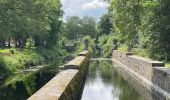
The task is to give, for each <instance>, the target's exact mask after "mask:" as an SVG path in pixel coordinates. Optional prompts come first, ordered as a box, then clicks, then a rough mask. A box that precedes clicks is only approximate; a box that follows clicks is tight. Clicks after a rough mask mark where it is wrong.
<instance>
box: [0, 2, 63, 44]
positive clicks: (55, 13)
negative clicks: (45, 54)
mask: <svg viewBox="0 0 170 100" xmlns="http://www.w3.org/2000/svg"><path fill="white" fill-rule="evenodd" d="M61 17H62V11H61V3H60V0H0V34H1V35H0V40H1V46H5V45H4V44H5V42H4V41H5V40H7V39H9V42H10V40H11V39H13V40H15V42H16V43H15V45H16V46H19V47H23V46H24V45H25V42H26V40H27V38H29V37H32V38H33V39H35V44H36V46H40V45H52V44H56V43H57V41H56V38H57V34H58V32H59V28H60V23H61V21H60V18H61ZM45 43H46V44H45ZM2 44H3V45H2Z"/></svg>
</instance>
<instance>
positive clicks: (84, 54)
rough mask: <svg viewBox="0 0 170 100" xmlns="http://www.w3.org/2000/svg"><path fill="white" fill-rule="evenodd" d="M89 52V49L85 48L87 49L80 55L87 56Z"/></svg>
mask: <svg viewBox="0 0 170 100" xmlns="http://www.w3.org/2000/svg"><path fill="white" fill-rule="evenodd" d="M88 53H89V51H87V50H85V51H83V52H81V53H79V54H78V56H87V54H88Z"/></svg>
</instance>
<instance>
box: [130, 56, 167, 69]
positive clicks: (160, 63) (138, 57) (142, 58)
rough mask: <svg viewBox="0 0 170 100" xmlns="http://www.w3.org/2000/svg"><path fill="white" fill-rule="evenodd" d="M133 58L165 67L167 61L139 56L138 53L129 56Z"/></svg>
mask: <svg viewBox="0 0 170 100" xmlns="http://www.w3.org/2000/svg"><path fill="white" fill-rule="evenodd" d="M129 57H131V58H133V59H138V60H142V61H145V62H148V63H151V64H152V66H153V67H155V66H156V67H159V66H160V67H163V66H165V63H163V62H161V61H154V60H152V59H149V58H145V57H140V56H137V55H131V56H129Z"/></svg>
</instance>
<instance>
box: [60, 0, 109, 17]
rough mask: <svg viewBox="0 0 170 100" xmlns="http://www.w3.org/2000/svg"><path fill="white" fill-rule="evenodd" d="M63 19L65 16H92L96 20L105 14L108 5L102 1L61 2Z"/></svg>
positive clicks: (73, 0) (68, 0) (74, 0)
mask: <svg viewBox="0 0 170 100" xmlns="http://www.w3.org/2000/svg"><path fill="white" fill-rule="evenodd" d="M61 2H62V5H63V7H62V9H63V10H64V12H65V14H64V19H65V18H66V17H67V16H79V17H82V16H92V17H95V18H96V20H98V19H99V18H100V17H101V16H102V15H103V14H104V13H106V12H107V7H108V3H107V2H104V1H102V0H61Z"/></svg>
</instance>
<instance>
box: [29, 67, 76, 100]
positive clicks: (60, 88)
mask: <svg viewBox="0 0 170 100" xmlns="http://www.w3.org/2000/svg"><path fill="white" fill-rule="evenodd" d="M77 73H78V70H75V69H67V70H64V71H61V72H60V73H58V74H57V75H56V76H55V77H54V78H53V79H51V80H50V81H49V82H48V83H47V84H46V85H44V86H43V87H42V88H41V89H40V90H38V91H37V92H36V93H35V94H33V95H32V96H31V97H30V98H28V99H27V100H58V99H59V98H60V96H61V95H62V93H63V92H64V91H65V89H66V88H67V86H68V85H69V83H70V81H71V80H72V79H73V78H74V76H75V75H76V74H77Z"/></svg>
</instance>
